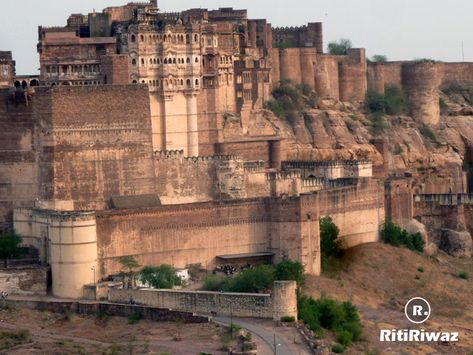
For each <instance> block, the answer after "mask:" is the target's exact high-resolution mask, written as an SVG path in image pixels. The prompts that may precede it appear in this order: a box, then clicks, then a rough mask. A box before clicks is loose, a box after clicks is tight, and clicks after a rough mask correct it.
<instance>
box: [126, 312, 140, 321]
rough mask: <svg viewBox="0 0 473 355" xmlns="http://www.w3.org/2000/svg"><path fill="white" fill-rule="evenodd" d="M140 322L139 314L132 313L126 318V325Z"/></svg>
mask: <svg viewBox="0 0 473 355" xmlns="http://www.w3.org/2000/svg"><path fill="white" fill-rule="evenodd" d="M140 320H141V314H139V313H133V314H130V315H129V316H128V324H136V323H138V322H139V321H140Z"/></svg>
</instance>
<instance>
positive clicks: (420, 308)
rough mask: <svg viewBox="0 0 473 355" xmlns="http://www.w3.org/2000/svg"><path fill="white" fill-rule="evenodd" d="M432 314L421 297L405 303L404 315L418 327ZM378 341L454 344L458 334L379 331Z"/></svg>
mask: <svg viewBox="0 0 473 355" xmlns="http://www.w3.org/2000/svg"><path fill="white" fill-rule="evenodd" d="M431 312H432V308H431V307H430V304H429V302H427V300H426V299H424V298H422V297H414V298H411V299H410V300H409V301H407V303H406V305H405V307H404V314H405V315H406V318H407V319H408V320H409V322H411V323H413V324H417V325H420V324H422V323H425V322H426V321H427V319H429V317H430V315H431ZM379 340H380V341H383V342H407V341H409V342H412V341H418V342H432V341H435V342H437V341H442V342H456V341H458V332H428V331H426V330H425V329H381V330H380V333H379Z"/></svg>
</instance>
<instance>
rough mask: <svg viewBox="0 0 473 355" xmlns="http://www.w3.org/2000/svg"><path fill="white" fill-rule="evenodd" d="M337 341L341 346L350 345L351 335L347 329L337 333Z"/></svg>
mask: <svg viewBox="0 0 473 355" xmlns="http://www.w3.org/2000/svg"><path fill="white" fill-rule="evenodd" d="M337 341H338V342H339V343H340V344H342V345H343V346H350V345H351V343H352V342H353V339H352V335H351V333H350V332H349V331H347V330H342V331H340V332H339V333H338V334H337Z"/></svg>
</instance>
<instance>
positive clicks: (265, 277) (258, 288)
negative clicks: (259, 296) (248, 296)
mask: <svg viewBox="0 0 473 355" xmlns="http://www.w3.org/2000/svg"><path fill="white" fill-rule="evenodd" d="M274 274H275V269H274V266H272V265H260V266H257V267H254V268H251V269H246V270H244V271H242V272H241V273H239V274H238V275H237V276H235V277H234V278H233V279H230V281H229V282H228V284H226V285H225V289H224V291H229V292H249V293H258V292H262V291H264V290H267V289H269V288H270V287H271V285H272V284H273V282H274Z"/></svg>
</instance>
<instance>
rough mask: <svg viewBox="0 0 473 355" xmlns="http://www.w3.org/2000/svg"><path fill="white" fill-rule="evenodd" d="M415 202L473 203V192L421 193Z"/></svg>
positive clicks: (415, 198)
mask: <svg viewBox="0 0 473 355" xmlns="http://www.w3.org/2000/svg"><path fill="white" fill-rule="evenodd" d="M414 202H437V203H439V204H440V205H447V206H456V205H471V204H473V194H419V195H414Z"/></svg>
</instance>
